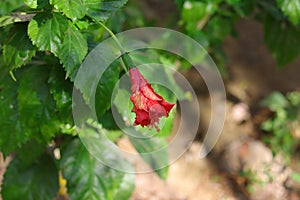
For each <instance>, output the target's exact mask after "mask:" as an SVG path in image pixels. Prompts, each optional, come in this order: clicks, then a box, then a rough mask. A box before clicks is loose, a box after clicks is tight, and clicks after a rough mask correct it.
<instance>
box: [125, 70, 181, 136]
mask: <svg viewBox="0 0 300 200" xmlns="http://www.w3.org/2000/svg"><path fill="white" fill-rule="evenodd" d="M129 76H130V81H131V84H132V86H131V92H132V95H131V96H130V100H131V101H132V103H133V105H134V107H133V109H132V112H135V113H136V117H135V121H134V124H133V125H141V126H150V127H155V128H156V130H157V131H159V128H158V127H157V125H156V124H157V123H158V122H159V118H161V117H163V116H164V117H168V116H169V112H170V110H171V109H172V108H173V107H174V105H175V104H171V103H169V102H167V101H165V100H164V99H163V98H162V97H161V96H160V95H158V94H157V93H155V92H154V90H153V89H152V87H151V85H150V84H149V83H148V82H147V80H146V79H145V78H144V77H143V76H142V75H141V74H140V72H139V70H138V68H136V67H134V68H133V69H129Z"/></svg>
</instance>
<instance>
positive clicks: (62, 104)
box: [48, 65, 73, 117]
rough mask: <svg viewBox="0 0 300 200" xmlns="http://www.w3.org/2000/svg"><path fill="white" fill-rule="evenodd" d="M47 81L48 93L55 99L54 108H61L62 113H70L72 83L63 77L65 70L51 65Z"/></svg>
mask: <svg viewBox="0 0 300 200" xmlns="http://www.w3.org/2000/svg"><path fill="white" fill-rule="evenodd" d="M48 83H49V85H50V93H51V94H52V95H53V98H54V100H55V104H56V108H57V109H58V110H61V109H63V110H64V112H65V113H64V114H66V115H64V116H65V117H67V114H68V113H69V115H70V113H71V109H72V108H71V106H72V90H73V85H72V84H71V82H70V81H69V80H66V79H65V71H64V70H63V69H62V67H60V66H58V65H55V66H53V67H52V69H51V72H50V75H49V79H48ZM66 112H67V113H66Z"/></svg>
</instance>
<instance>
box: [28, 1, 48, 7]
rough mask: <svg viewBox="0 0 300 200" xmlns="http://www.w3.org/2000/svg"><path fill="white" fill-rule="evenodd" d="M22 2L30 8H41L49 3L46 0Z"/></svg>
mask: <svg viewBox="0 0 300 200" xmlns="http://www.w3.org/2000/svg"><path fill="white" fill-rule="evenodd" d="M24 3H25V4H26V5H27V6H28V7H30V8H34V9H36V8H42V7H44V6H46V5H48V4H49V2H48V0H24Z"/></svg>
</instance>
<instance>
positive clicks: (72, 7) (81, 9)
mask: <svg viewBox="0 0 300 200" xmlns="http://www.w3.org/2000/svg"><path fill="white" fill-rule="evenodd" d="M86 2H88V0H72V1H70V0H53V1H52V2H51V3H52V4H53V5H55V6H56V7H57V8H58V9H59V10H62V11H63V13H64V14H65V15H66V16H67V17H69V18H70V19H72V20H74V21H75V20H77V19H81V18H82V17H83V16H84V15H85V13H86V9H87V8H86V5H85V3H86Z"/></svg>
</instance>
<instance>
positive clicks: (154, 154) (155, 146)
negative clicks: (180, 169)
mask: <svg viewBox="0 0 300 200" xmlns="http://www.w3.org/2000/svg"><path fill="white" fill-rule="evenodd" d="M129 139H130V142H131V143H132V145H133V146H134V148H135V149H136V150H137V152H139V153H140V156H141V157H142V158H143V159H144V160H145V162H147V163H148V164H149V165H150V166H151V167H152V169H153V170H155V172H156V173H157V175H158V176H159V177H161V178H163V179H166V178H167V175H168V169H169V167H168V161H169V160H168V151H167V148H164V147H167V142H166V140H165V138H158V137H151V138H138V137H129Z"/></svg>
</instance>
